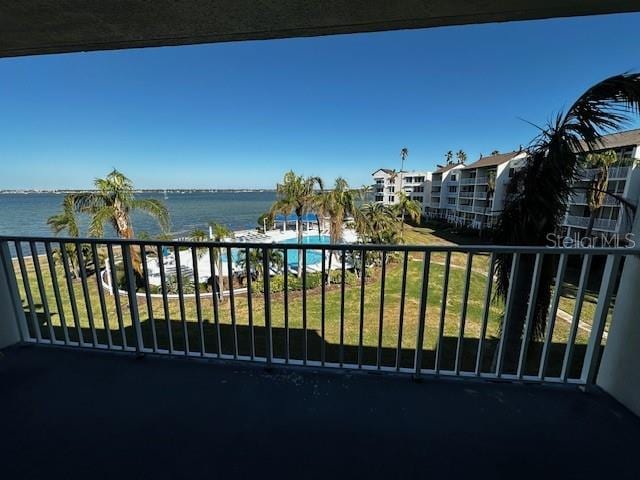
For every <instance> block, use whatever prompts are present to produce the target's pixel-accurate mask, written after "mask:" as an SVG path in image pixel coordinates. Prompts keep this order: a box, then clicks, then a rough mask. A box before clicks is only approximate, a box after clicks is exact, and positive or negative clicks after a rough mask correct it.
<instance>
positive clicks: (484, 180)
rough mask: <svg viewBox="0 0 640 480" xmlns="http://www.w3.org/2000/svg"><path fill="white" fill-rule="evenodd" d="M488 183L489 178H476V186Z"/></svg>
mask: <svg viewBox="0 0 640 480" xmlns="http://www.w3.org/2000/svg"><path fill="white" fill-rule="evenodd" d="M488 181H489V177H476V183H477V184H486V183H487V182H488Z"/></svg>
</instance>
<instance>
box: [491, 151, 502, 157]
mask: <svg viewBox="0 0 640 480" xmlns="http://www.w3.org/2000/svg"><path fill="white" fill-rule="evenodd" d="M499 153H500V150H492V151H491V155H492V156H493V155H498V154H499Z"/></svg>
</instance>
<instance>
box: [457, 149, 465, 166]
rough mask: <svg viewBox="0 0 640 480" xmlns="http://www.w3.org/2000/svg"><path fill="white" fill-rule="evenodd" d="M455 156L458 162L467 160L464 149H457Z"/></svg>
mask: <svg viewBox="0 0 640 480" xmlns="http://www.w3.org/2000/svg"><path fill="white" fill-rule="evenodd" d="M456 158H457V159H458V163H464V162H466V161H467V154H466V153H465V152H464V150H458V151H457V152H456Z"/></svg>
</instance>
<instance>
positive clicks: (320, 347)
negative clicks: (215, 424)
mask: <svg viewBox="0 0 640 480" xmlns="http://www.w3.org/2000/svg"><path fill="white" fill-rule="evenodd" d="M405 239H406V243H408V244H446V241H445V240H443V239H441V238H439V237H438V236H437V235H435V234H434V231H433V230H431V229H428V228H414V227H406V230H405ZM444 260H445V254H444V253H434V254H432V255H431V265H430V276H429V284H428V296H427V307H428V308H427V321H426V329H425V341H424V346H423V348H424V365H425V367H431V366H433V363H434V358H435V353H434V351H435V346H436V341H437V337H438V327H439V321H440V309H441V301H442V291H443V283H444V265H443V264H444ZM40 262H41V266H42V270H43V277H44V285H43V288H44V289H45V298H46V299H47V302H48V306H49V309H50V311H51V313H52V321H51V326H52V328H53V329H54V333H55V335H56V337H57V338H58V339H62V338H63V331H62V328H61V315H60V312H58V309H57V307H56V302H55V297H54V294H53V287H52V283H51V277H50V275H49V268H48V265H47V264H46V258H44V257H41V258H40ZM466 262H467V256H466V255H465V254H460V253H454V254H453V255H452V267H451V270H450V274H449V289H448V296H447V302H446V313H445V321H444V337H445V340H444V342H443V347H442V350H441V353H442V361H443V363H442V367H443V368H453V364H454V363H453V362H454V358H455V352H456V344H457V338H458V335H459V333H460V317H461V310H462V299H463V286H464V285H463V284H464V275H465V267H466ZM26 263H27V270H28V271H29V275H28V277H29V285H30V288H31V291H32V294H33V297H34V303H35V304H36V313H37V314H38V318H39V321H40V322H41V324H42V325H43V326H42V335H43V337H44V338H48V337H49V331H48V326H47V325H46V319H45V318H44V317H45V315H44V313H43V312H44V308H43V301H42V299H41V298H40V294H39V292H38V285H37V282H36V278H35V274H34V273H33V263H32V261H31V259H29V258H28V259H26ZM472 266H473V270H472V273H471V283H470V290H469V299H468V303H467V305H468V308H467V315H466V323H465V327H464V343H463V348H462V353H463V358H462V360H463V363H462V366H463V369H465V370H472V369H473V366H474V362H475V356H476V352H477V344H478V338H479V335H480V329H481V320H482V314H483V302H484V291H485V287H486V282H487V275H486V272H487V269H488V257H487V256H485V255H476V256H474V257H473V265H472ZM15 267H16V272H17V274H18V283H19V287H20V291H21V295H22V298H23V299H25V300H24V302H23V303H24V305H25V307H26V297H25V293H24V287H23V284H22V279H21V275H20V272H19V268H18V265H17V262H16V263H15ZM401 267H402V262H401V261H398V262H395V263H391V264H389V265H388V267H387V275H386V280H385V289H384V312H383V313H384V315H383V319H382V332H381V333H380V328H379V324H380V297H381V292H380V289H381V280H380V273H381V272H380V270H379V269H376V270H375V271H373V272H372V275H371V278H370V280H369V281H368V282H367V284H366V289H365V297H364V305H365V308H364V318H363V329H362V346H363V348H362V355H363V358H364V359H365V360H366V361H368V362H372V363H375V360H376V348H377V345H378V341H379V338H380V341H381V344H382V347H383V350H382V363H383V364H384V365H394V364H395V358H396V347H397V344H398V331H399V318H400V292H401V277H402V271H401V270H402V268H401ZM56 271H57V276H58V282H59V283H60V287H61V289H60V290H61V303H62V306H63V308H62V314H63V315H64V317H65V319H66V324H67V325H68V331H69V337H70V339H71V340H74V341H76V340H77V339H78V328H79V330H80V334H81V335H83V338H84V341H85V342H89V343H90V342H91V333H90V328H89V327H90V323H89V316H88V311H89V312H91V313H92V314H93V318H94V325H95V327H96V330H97V336H98V341H100V342H102V343H105V342H106V341H107V329H108V330H109V334H110V335H111V337H112V340H113V343H114V344H115V345H121V344H122V336H121V334H120V329H119V324H118V319H117V314H116V307H115V302H114V297H112V296H110V295H108V294H106V295H105V305H104V307H105V310H106V316H105V317H104V318H103V315H102V312H101V306H100V297H99V294H98V288H97V282H96V276H95V275H91V276H90V277H89V285H88V294H89V295H88V302H89V305H90V307H89V308H87V307H88V305H87V300H86V299H85V296H84V294H83V289H82V286H81V284H80V282H74V283H73V293H74V295H75V297H76V301H77V304H78V312H77V314H78V315H77V318H76V319H74V314H73V311H72V308H71V303H70V301H69V290H68V289H67V286H66V284H65V281H64V274H63V271H62V268H61V266H59V265H58V266H56ZM421 272H422V255H419V254H411V255H410V258H409V262H408V272H407V286H406V297H405V304H404V312H403V313H404V324H403V335H402V341H401V345H402V350H401V355H400V359H401V364H402V366H406V367H411V365H412V362H413V358H414V354H415V347H416V334H417V330H418V316H419V313H418V310H419V305H420V291H421ZM321 295H322V293H321V289H320V288H316V289H314V290H309V291H307V353H308V356H309V358H310V359H316V360H320V359H321V358H322V357H323V356H324V358H325V359H326V360H327V361H338V359H339V357H340V354H341V352H340V349H339V347H338V345H339V343H340V311H341V309H340V299H341V295H340V288H339V286H337V285H331V286H328V287H327V288H326V296H325V322H324V325H325V326H324V334H323V329H322V315H321V311H322V305H321ZM283 300H284V296H283V294H274V295H273V296H272V299H271V312H272V325H273V328H274V333H273V338H274V342H273V343H274V353H275V354H276V355H277V356H281V357H284V355H285V342H286V336H285V332H284V326H285V324H284V309H285V304H284V301H283ZM571 303H572V299H571V298H569V297H566V298H563V305H565V307H564V308H570V305H571ZM302 304H303V296H302V293H301V292H290V294H289V302H288V313H289V328H290V338H289V349H290V354H291V357H292V358H298V359H301V358H302V356H303V351H304V345H305V339H304V332H303V330H302V327H303V315H302ZM589 305H590V303H589V302H588V301H587V302H585V307H584V309H585V310H584V311H585V316H587V313H586V309H588V308H592V307H590V306H589ZM212 306H213V305H212V299H211V297H208V298H203V299H202V318H201V320H202V327H200V323H199V322H198V320H199V319H198V316H197V309H196V302H195V299H185V317H186V320H187V321H186V331H187V339H188V341H189V347H190V350H192V351H200V348H201V347H200V342H201V340H200V328H202V331H203V332H204V344H205V345H204V346H205V349H206V351H207V352H209V353H215V352H216V351H217V349H218V345H217V340H216V336H217V332H216V329H215V327H214V321H213V308H212ZM138 307H139V311H140V319H141V321H142V327H143V334H144V339H145V346H149V347H150V346H151V345H152V340H151V339H152V322H151V321H150V318H149V315H148V313H147V305H146V302H145V300H144V298H140V297H139V298H138ZM26 308H27V309H28V307H26ZM502 309H503V305H501V304H500V303H499V302H494V303H492V304H491V305H490V310H489V315H488V319H489V321H488V327H487V337H486V338H487V354H486V355H485V356H484V357H485V358H484V362H483V369H484V370H488V369H489V368H490V366H491V357H492V355H491V352H492V349H493V348H494V347H495V343H496V338H497V336H498V329H499V321H500V315H501V312H502ZM122 312H123V318H122V327H123V330H124V332H125V337H126V341H127V343H128V345H134V338H135V336H134V335H133V330H132V328H131V317H130V314H129V308H128V304H127V302H126V298H123V299H122ZM152 312H153V318H154V321H153V326H154V327H155V330H156V336H157V339H158V344H159V347H160V348H167V347H168V342H169V330H170V331H171V336H172V340H173V343H174V348H176V349H182V348H183V346H184V341H185V335H184V328H185V327H183V325H182V322H181V314H180V306H179V302H178V301H177V300H170V301H169V311H168V314H167V315H165V312H164V309H163V302H162V300H161V299H154V300H153V302H152ZM249 313H251V315H252V323H253V325H254V329H253V337H254V339H255V340H254V349H255V351H256V353H257V354H263V353H264V345H265V342H264V333H265V332H264V328H263V326H264V303H263V296H262V294H257V293H254V294H253V298H252V308H251V309H249V307H248V302H247V298H246V296H244V295H242V296H240V295H238V296H236V298H235V315H236V324H237V327H236V332H235V334H234V330H233V329H232V328H231V324H232V321H231V314H230V302H229V300H228V299H225V300H224V302H222V303H221V305H220V324H221V329H220V330H221V347H222V350H223V352H225V353H233V351H234V345H237V349H238V351H239V353H240V354H250V351H251V349H250V346H251V338H252V335H251V329H250V328H249ZM30 325H31V323H30ZM30 329H31V330H32V333H33V327H31V326H30ZM568 331H569V324H568V322H566V321H561V320H560V319H559V320H558V322H557V323H556V328H555V331H554V334H553V341H554V343H556V344H557V346H556V348H555V349H554V351H553V352H552V360H554V359H555V360H554V362H555V363H557V361H559V360H560V359H561V358H562V354H563V352H564V345H563V342H565V341H566V338H567V336H568ZM359 332H360V286H359V285H357V286H351V287H349V286H347V287H346V291H345V309H344V329H343V335H344V344H345V348H344V350H343V352H342V353H343V355H344V359H345V361H346V362H353V361H356V360H357V356H358V346H359V339H360V334H359ZM236 335H237V338H238V340H237V342H236V341H235V336H236ZM586 338H587V334H586V332H585V331H583V330H580V331H579V332H578V338H577V344H578V347H577V348H576V358H577V360H576V362H578V363H576V365H575V368H574V369H573V371H575V372H577V371H578V370H577V369H578V368H579V362H580V361H581V358H580V356H581V352H582V349H583V347H584V344H585V343H586ZM323 340H324V341H323ZM536 348H537V347H535V346H534V348H532V352H533V353H532V354H531V357H532V358H531V359H530V362H529V366H530V370H531V371H532V372H533V371H535V370H536V368H537V359H536V358H535V357H536V352H537V350H536ZM552 370H553V369H552ZM553 371H555V370H553Z"/></svg>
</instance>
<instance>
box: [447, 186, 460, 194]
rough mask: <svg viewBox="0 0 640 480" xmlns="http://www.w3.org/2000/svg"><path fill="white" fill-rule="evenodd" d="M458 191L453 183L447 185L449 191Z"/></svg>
mask: <svg viewBox="0 0 640 480" xmlns="http://www.w3.org/2000/svg"><path fill="white" fill-rule="evenodd" d="M457 191H458V187H457V186H455V185H452V186H449V193H456V192H457Z"/></svg>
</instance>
